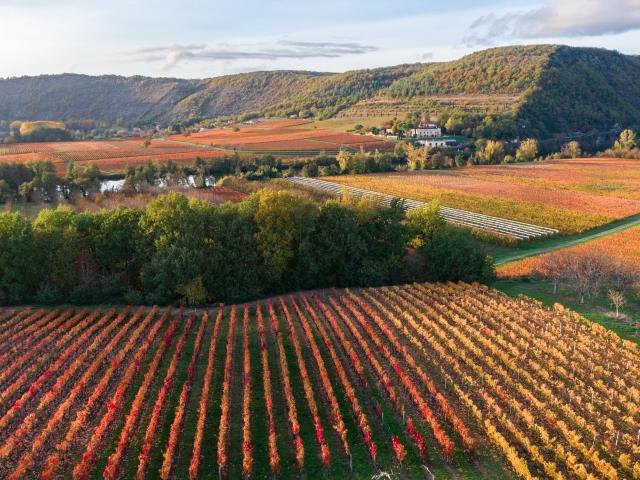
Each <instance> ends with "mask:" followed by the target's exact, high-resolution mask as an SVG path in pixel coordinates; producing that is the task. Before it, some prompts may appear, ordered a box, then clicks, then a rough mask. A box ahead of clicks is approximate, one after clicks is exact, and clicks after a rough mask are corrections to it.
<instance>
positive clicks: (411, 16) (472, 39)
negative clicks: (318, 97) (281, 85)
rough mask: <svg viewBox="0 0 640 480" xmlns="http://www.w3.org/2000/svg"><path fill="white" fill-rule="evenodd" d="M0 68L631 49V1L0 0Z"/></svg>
mask: <svg viewBox="0 0 640 480" xmlns="http://www.w3.org/2000/svg"><path fill="white" fill-rule="evenodd" d="M0 19H1V23H0V25H1V27H0V59H2V61H1V62H0V77H16V76H22V75H39V74H56V73H64V72H66V73H83V74H90V75H99V74H117V75H145V76H154V77H159V76H162V77H179V78H209V77H214V76H219V75H226V74H232V73H240V72H247V71H254V70H279V69H295V70H317V71H330V72H342V71H346V70H353V69H359V68H372V67H379V66H389V65H397V64H401V63H415V62H433V61H445V60H452V59H456V58H460V57H461V56H463V55H465V54H468V53H470V52H473V51H476V50H481V49H484V48H489V47H492V46H501V45H515V44H531V43H560V44H567V45H575V46H590V47H602V48H608V49H614V50H618V51H620V52H622V53H627V54H640V0H555V1H551V0H538V1H521V0H509V1H506V0H492V1H471V0H456V1H455V2H451V1H442V0H439V1H437V2H436V1H431V0H422V1H419V0H415V1H414V0H395V1H378V0H368V1H361V0H355V1H348V0H341V1H338V0H321V1H309V0H306V1H305V0H297V1H291V0H270V1H268V0H233V1H219V0H208V1H206V0H180V1H177V0H173V1H166V0H129V1H125V0H107V1H105V0H101V1H93V0H56V1H51V0H0Z"/></svg>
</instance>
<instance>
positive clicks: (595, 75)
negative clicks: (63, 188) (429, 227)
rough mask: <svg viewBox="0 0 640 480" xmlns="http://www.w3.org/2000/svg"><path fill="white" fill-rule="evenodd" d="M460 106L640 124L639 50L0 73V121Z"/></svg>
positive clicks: (522, 49)
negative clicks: (337, 69)
mask: <svg viewBox="0 0 640 480" xmlns="http://www.w3.org/2000/svg"><path fill="white" fill-rule="evenodd" d="M456 107H457V108H461V109H464V110H469V111H476V112H495V113H503V114H507V115H511V116H512V117H513V118H515V119H517V121H518V123H519V124H520V123H521V124H522V126H523V129H525V130H526V131H527V133H529V134H530V135H535V136H540V137H548V136H552V135H556V134H566V133H570V132H588V131H591V130H597V129H607V128H611V127H612V126H613V125H616V124H619V125H622V126H629V125H638V124H640V57H638V56H631V55H623V54H620V53H618V52H615V51H610V50H604V49H596V48H576V47H568V46H559V45H528V46H514V47H500V48H492V49H488V50H483V51H479V52H475V53H472V54H470V55H467V56H465V57H463V58H461V59H459V60H454V61H450V62H439V63H428V64H411V65H398V66H394V67H384V68H377V69H369V70H354V71H350V72H345V73H337V74H333V73H321V72H307V71H263V72H251V73H242V74H237V75H227V76H222V77H214V78H210V79H203V80H182V79H177V78H148V77H141V76H134V77H121V76H115V75H103V76H88V75H76V74H61V75H41V76H37V77H15V78H7V79H0V119H2V120H44V119H54V120H69V119H94V120H107V121H116V120H121V121H124V122H128V123H132V124H133V123H143V122H146V123H149V122H154V121H158V122H163V123H166V122H173V121H184V120H188V119H190V118H206V117H216V116H223V115H238V114H244V113H254V112H255V113H259V114H267V115H277V116H289V115H297V114H302V115H304V116H315V117H318V118H327V117H332V116H336V115H340V114H343V115H344V114H353V115H375V114H380V113H382V114H396V113H397V114H400V113H403V112H405V111H410V110H412V109H413V110H415V109H421V108H422V109H424V108H427V109H429V110H435V111H437V110H438V109H443V108H456Z"/></svg>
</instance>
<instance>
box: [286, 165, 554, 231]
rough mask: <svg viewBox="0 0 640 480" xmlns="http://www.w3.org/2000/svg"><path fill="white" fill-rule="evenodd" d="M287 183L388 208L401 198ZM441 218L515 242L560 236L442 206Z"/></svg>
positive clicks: (318, 183) (407, 202) (304, 181)
mask: <svg viewBox="0 0 640 480" xmlns="http://www.w3.org/2000/svg"><path fill="white" fill-rule="evenodd" d="M288 180H289V181H291V182H293V183H295V184H298V185H303V186H305V187H308V188H313V189H316V190H320V191H323V192H329V193H331V194H335V195H342V193H343V191H345V190H346V191H348V192H349V193H350V194H351V195H353V196H356V197H366V198H374V199H377V200H379V202H380V203H382V204H385V205H390V204H391V202H392V201H393V200H394V198H401V197H393V196H391V195H387V194H383V193H378V192H374V191H371V190H364V189H361V188H357V187H351V186H348V185H347V186H344V185H340V184H337V183H332V182H327V181H324V180H319V179H316V178H306V177H290V178H289V179H288ZM402 200H403V202H404V206H405V208H406V209H408V210H410V209H414V208H423V207H426V206H427V203H426V202H420V201H417V200H411V199H406V198H403V199H402ZM440 215H441V216H442V218H443V219H444V220H445V221H447V222H449V223H452V224H454V225H459V226H463V227H467V228H471V229H474V230H481V231H485V232H490V233H491V234H493V235H498V236H501V237H506V238H509V239H512V240H514V241H520V240H530V239H532V238H540V237H546V236H549V235H555V234H556V233H558V230H554V229H551V228H547V227H540V226H537V225H531V224H529V223H523V222H516V221H513V220H508V219H504V218H498V217H492V216H490V215H483V214H481V213H474V212H468V211H464V210H458V209H455V208H450V207H446V206H440Z"/></svg>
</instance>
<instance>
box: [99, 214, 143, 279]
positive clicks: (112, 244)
mask: <svg viewBox="0 0 640 480" xmlns="http://www.w3.org/2000/svg"><path fill="white" fill-rule="evenodd" d="M142 216H143V212H141V211H139V210H134V209H132V208H126V207H118V208H116V209H114V210H110V211H106V212H104V213H103V214H102V219H101V221H100V222H99V225H98V228H97V229H96V232H95V235H94V239H93V241H94V244H95V254H96V261H97V262H98V265H99V266H100V268H101V270H102V271H103V272H105V274H107V275H110V276H114V277H115V278H117V279H118V280H119V281H121V282H122V283H123V284H124V286H126V287H133V286H134V285H136V284H137V283H138V279H139V276H140V270H141V269H142V266H143V265H144V264H145V263H146V261H147V259H148V252H149V242H148V241H147V237H146V236H145V235H144V233H143V232H142V228H141V225H140V222H141V219H142Z"/></svg>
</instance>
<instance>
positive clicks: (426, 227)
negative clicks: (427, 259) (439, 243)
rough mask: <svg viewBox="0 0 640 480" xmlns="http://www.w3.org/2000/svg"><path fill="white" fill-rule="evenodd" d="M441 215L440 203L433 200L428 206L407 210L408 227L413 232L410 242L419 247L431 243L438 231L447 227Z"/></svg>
mask: <svg viewBox="0 0 640 480" xmlns="http://www.w3.org/2000/svg"><path fill="white" fill-rule="evenodd" d="M445 226H446V224H445V222H444V219H443V218H442V217H441V216H440V203H439V202H437V201H431V202H429V204H428V205H427V206H426V207H421V208H415V209H413V210H409V211H408V212H407V227H408V228H409V232H410V234H411V241H410V242H409V244H410V245H411V246H412V247H414V248H417V249H420V248H423V247H425V246H428V245H431V242H432V240H433V236H434V235H435V232H436V231H439V230H442V229H443V228H445Z"/></svg>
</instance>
